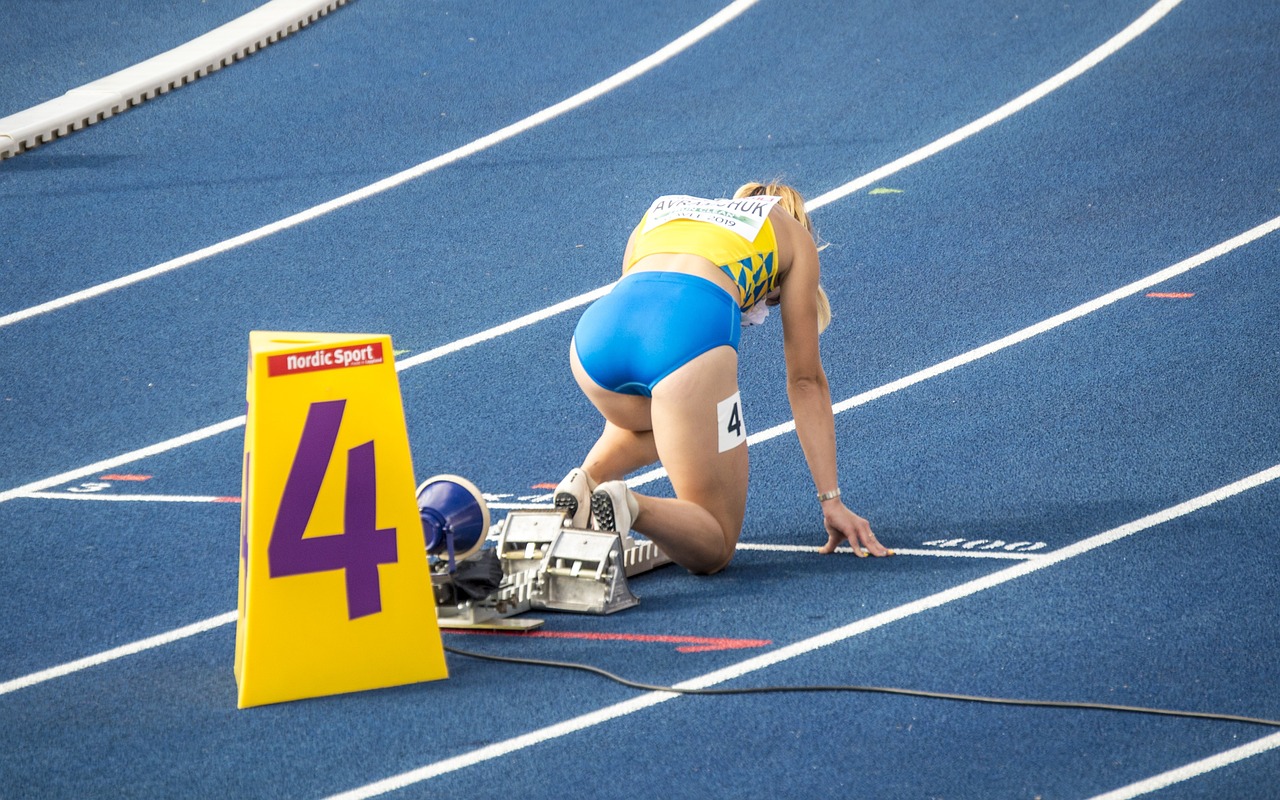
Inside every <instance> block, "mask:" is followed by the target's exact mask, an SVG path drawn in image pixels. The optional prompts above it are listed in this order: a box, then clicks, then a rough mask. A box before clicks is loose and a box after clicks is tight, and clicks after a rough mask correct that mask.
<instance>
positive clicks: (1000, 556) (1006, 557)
mask: <svg viewBox="0 0 1280 800" xmlns="http://www.w3.org/2000/svg"><path fill="white" fill-rule="evenodd" d="M738 549H739V550H763V551H766V552H775V553H817V552H818V550H819V548H818V545H805V544H763V543H759V542H738ZM890 549H891V550H893V554H894V555H895V556H934V557H938V558H988V559H996V560H1001V561H1032V560H1034V559H1037V558H1044V557H1045V556H1047V555H1050V553H1002V552H998V551H993V550H928V549H918V548H910V547H893V548H890ZM852 552H853V551H852V550H851V549H850V548H848V547H839V548H837V549H836V555H839V554H841V553H845V554H848V553H852ZM862 552H864V553H865V552H867V551H866V548H863V551H862Z"/></svg>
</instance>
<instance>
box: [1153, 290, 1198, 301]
mask: <svg viewBox="0 0 1280 800" xmlns="http://www.w3.org/2000/svg"><path fill="white" fill-rule="evenodd" d="M1195 296H1196V293H1195V292H1147V297H1159V298H1163V299H1165V300H1186V299H1187V298H1188V297H1195Z"/></svg>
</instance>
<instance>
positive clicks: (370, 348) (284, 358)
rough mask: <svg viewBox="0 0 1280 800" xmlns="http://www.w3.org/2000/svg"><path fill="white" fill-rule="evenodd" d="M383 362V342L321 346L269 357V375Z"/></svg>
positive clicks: (273, 376) (275, 375)
mask: <svg viewBox="0 0 1280 800" xmlns="http://www.w3.org/2000/svg"><path fill="white" fill-rule="evenodd" d="M381 363H382V343H381V342H373V343H372V344H362V345H355V346H351V345H344V346H342V347H329V348H321V349H319V350H312V351H311V352H309V353H283V354H281V355H277V356H269V357H268V358H267V376H268V377H271V378H275V377H277V376H280V375H294V374H297V373H299V372H315V371H317V370H322V369H343V368H345V367H364V366H368V365H370V364H381Z"/></svg>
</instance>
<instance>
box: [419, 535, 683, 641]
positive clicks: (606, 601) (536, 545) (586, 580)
mask: <svg viewBox="0 0 1280 800" xmlns="http://www.w3.org/2000/svg"><path fill="white" fill-rule="evenodd" d="M497 539H498V541H497V547H496V548H494V553H495V554H496V558H497V560H498V562H499V564H500V565H501V581H500V583H499V584H498V587H497V589H496V590H494V591H493V592H492V593H491V594H489V595H488V596H486V597H483V598H480V599H472V600H466V601H463V602H456V598H455V602H453V603H444V602H441V603H440V604H438V605H437V607H436V612H437V619H438V621H439V625H440V627H442V628H453V629H458V628H464V629H465V628H487V629H499V630H530V629H532V628H536V627H538V626H539V625H541V624H542V620H536V619H534V620H530V619H519V620H517V619H514V617H516V616H517V615H520V614H523V613H525V612H528V611H531V610H534V609H537V610H547V611H567V612H576V613H580V614H612V613H614V612H616V611H621V610H623V609H626V608H631V607H632V606H634V605H636V604H637V603H639V602H640V600H639V598H638V597H636V595H635V594H634V593H632V591H631V588H630V585H629V583H628V579H629V578H631V577H634V576H635V575H639V574H641V573H643V572H648V571H649V570H652V569H656V568H657V567H660V566H663V565H665V564H669V563H671V559H670V558H668V557H667V556H666V554H664V553H663V552H662V551H661V550H659V549H658V547H657V545H655V544H654V543H653V542H650V541H648V540H637V539H635V538H633V537H631V536H630V535H626V534H623V535H619V534H617V533H612V532H606V531H591V530H582V529H578V528H574V527H572V526H571V525H570V524H569V522H568V520H567V518H566V516H565V514H564V512H563V511H562V510H547V511H512V512H510V513H509V514H508V515H507V517H506V519H505V520H503V522H502V525H501V529H500V531H499V532H498V537H497ZM432 580H433V582H434V585H435V596H436V597H437V598H443V597H448V596H450V593H449V592H448V591H446V584H447V582H448V581H450V580H451V577H450V573H449V571H448V569H447V567H446V566H445V565H444V564H442V563H437V564H435V565H433V567H432Z"/></svg>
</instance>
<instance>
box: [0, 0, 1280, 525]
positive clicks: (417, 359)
mask: <svg viewBox="0 0 1280 800" xmlns="http://www.w3.org/2000/svg"><path fill="white" fill-rule="evenodd" d="M1176 4H1177V3H1176V2H1175V0H1164V2H1161V3H1157V4H1156V5H1154V6H1152V7H1151V9H1150V10H1148V11H1147V13H1146V14H1144V15H1143V16H1142V17H1140V18H1139V20H1138V21H1136V22H1134V23H1133V24H1132V25H1130V26H1129V27H1128V28H1126V29H1125V31H1124V32H1121V33H1120V34H1118V35H1117V36H1116V37H1113V38H1112V40H1110V41H1116V40H1117V39H1123V42H1124V43H1127V42H1128V41H1131V40H1132V38H1133V36H1136V35H1137V33H1140V32H1141V30H1145V28H1142V29H1141V30H1136V29H1135V28H1134V26H1135V25H1138V23H1139V22H1142V21H1143V20H1146V21H1147V22H1146V25H1147V27H1149V26H1150V25H1152V24H1154V23H1155V21H1156V20H1157V19H1158V18H1159V16H1163V15H1164V14H1167V13H1168V12H1169V11H1170V10H1172V9H1173V7H1174V6H1175V5H1176ZM732 8H735V6H728V7H726V8H725V9H724V10H723V11H722V12H721V13H722V14H723V13H725V12H728V11H729V10H730V9H732ZM1156 12H1159V13H1158V15H1157V14H1156ZM714 19H716V17H712V18H711V19H709V20H708V21H707V22H706V23H703V24H704V25H706V24H709V23H710V22H711V21H712V20H714ZM725 21H727V19H726V20H725ZM694 30H695V31H696V30H697V29H696V28H695V29H694ZM1126 32H1130V33H1128V34H1127V33H1126ZM692 33H693V31H690V34H686V35H691V34H692ZM678 41H679V40H677V42H678ZM691 43H692V42H690V44H691ZM675 44H676V43H675V42H673V43H672V44H671V45H668V47H674V46H675ZM686 46H687V45H686ZM1106 48H1107V45H1103V47H1101V48H1098V49H1097V50H1094V51H1093V53H1091V54H1090V55H1089V56H1086V57H1085V59H1082V61H1081V62H1077V64H1076V65H1072V66H1071V67H1068V68H1067V70H1065V71H1064V73H1063V74H1066V73H1073V74H1075V75H1078V74H1080V72H1082V71H1080V70H1077V66H1078V65H1079V64H1080V63H1084V62H1088V63H1089V64H1090V66H1093V65H1094V64H1096V54H1098V53H1099V52H1100V51H1103V50H1105V49H1106ZM661 52H663V51H659V53H661ZM1109 52H1114V51H1108V54H1109ZM657 55H658V54H657V53H655V54H654V56H650V58H655V57H656V56H657ZM639 63H643V62H638V64H639ZM638 64H637V66H638ZM621 74H622V73H619V75H621ZM615 77H616V76H615ZM1053 83H1054V79H1050V81H1046V82H1045V83H1042V84H1040V86H1041V87H1044V86H1046V85H1049V84H1053ZM601 85H603V84H597V86H601ZM1059 85H1060V84H1059ZM1054 88H1057V86H1056V85H1055V86H1054ZM588 91H590V90H588ZM1033 91H1035V90H1033ZM1043 94H1044V93H1041V94H1040V95H1038V96H1037V98H1036V99H1039V97H1043ZM576 96H577V95H575V97H576ZM1026 96H1027V95H1023V97H1026ZM571 99H572V98H571ZM565 102H568V101H565ZM1013 102H1015V103H1016V102H1017V101H1013ZM1022 107H1025V104H1023V105H1021V106H1019V108H1022ZM1002 108H1004V106H1002ZM993 113H995V112H993ZM1010 113H1012V112H1010ZM990 116H991V115H988V117H990ZM1006 116H1007V115H1006ZM1002 118H1003V117H1002ZM983 119H986V118H985V117H984V118H983ZM517 124H520V123H517ZM971 124H976V123H971ZM988 124H992V123H988ZM967 127H968V126H966V128H967ZM504 130H505V129H504ZM960 130H965V128H961V129H960ZM954 135H955V134H954V133H953V134H950V136H954ZM970 135H971V134H970ZM947 138H948V137H943V139H939V140H938V141H939V142H942V141H944V140H946V139H947ZM455 152H456V151H455ZM916 152H917V153H919V152H921V151H916ZM917 160H918V159H917ZM426 163H431V162H426ZM895 163H896V162H895ZM912 163H915V162H914V161H913V162H912ZM420 166H421V165H420ZM903 166H906V165H905V164H903V165H902V166H900V167H899V169H901V168H902V167H903ZM882 169H883V168H882ZM402 174H403V173H402ZM869 174H870V175H877V176H879V177H883V176H882V175H880V173H879V171H876V172H873V173H869ZM393 177H394V176H393ZM866 177H867V176H863V178H866ZM863 178H859V179H855V180H854V181H851V182H849V183H846V184H845V185H844V186H843V187H840V188H839V189H836V190H833V192H828V193H827V195H823V196H822V197H819V198H817V199H818V200H823V202H831V200H830V199H825V200H824V198H827V197H828V196H831V197H832V198H834V194H833V193H839V192H841V191H842V190H844V189H847V188H848V187H851V186H853V185H854V184H857V183H858V182H859V181H861V180H863ZM387 180H390V179H387ZM374 185H377V184H374ZM849 191H853V190H852V189H849ZM847 193H848V192H845V194H847ZM840 196H842V197H843V196H844V194H841V195H840ZM809 207H810V208H811V209H812V208H815V205H814V203H813V202H811V203H809ZM277 224H278V223H277ZM1278 224H1280V217H1277V218H1275V219H1273V220H1271V222H1269V223H1265V224H1264V225H1261V226H1258V227H1257V228H1254V229H1253V230H1252V231H1249V232H1247V233H1245V234H1241V237H1250V238H1249V239H1248V240H1247V241H1252V240H1253V239H1254V238H1258V236H1264V235H1266V234H1268V233H1271V232H1272V231H1273V230H1275V227H1276V226H1277V225H1278ZM268 227H269V226H268ZM260 230H265V229H260ZM273 232H274V231H273ZM1255 232H1256V235H1252V234H1255ZM263 235H267V234H263ZM1241 237H1236V239H1232V240H1230V241H1229V242H1227V243H1224V244H1222V245H1218V248H1211V250H1207V251H1205V253H1201V254H1200V256H1197V258H1199V257H1201V256H1205V254H1207V253H1211V252H1214V251H1215V250H1217V249H1219V248H1223V247H1225V246H1226V245H1227V244H1230V243H1231V242H1236V241H1237V239H1240V238H1241ZM228 241H231V240H228ZM1247 241H1241V242H1239V243H1237V244H1235V245H1233V246H1231V247H1230V248H1228V249H1227V250H1223V251H1222V252H1218V253H1216V254H1214V255H1210V256H1208V257H1207V258H1205V260H1206V261H1207V260H1209V259H1211V258H1216V257H1217V256H1218V255H1222V254H1223V253H1225V252H1228V251H1229V250H1230V249H1234V248H1235V247H1238V246H1240V245H1241V244H1245V243H1247ZM1183 263H1186V262H1183ZM1202 263H1203V262H1202ZM1192 266H1199V264H1194V265H1192ZM1189 268H1190V267H1188V269H1189ZM1184 271H1185V270H1184ZM1157 274H1159V273H1157ZM1157 282H1158V281H1157ZM611 285H612V284H610V285H609V286H611ZM609 286H602V287H600V288H598V289H595V290H593V291H590V292H587V293H585V294H580V295H578V296H577V297H572V298H570V299H568V300H565V301H563V302H561V303H559V304H556V305H554V306H550V307H548V308H546V309H543V310H542V311H538V312H534V313H532V314H526V315H525V316H523V317H520V318H518V319H515V320H512V321H510V322H507V323H504V324H502V325H498V326H495V327H492V328H489V329H488V330H486V331H481V332H480V333H477V334H474V335H472V336H469V337H465V338H463V339H459V340H457V341H455V342H452V343H450V344H447V345H442V346H441V347H437V348H435V349H433V350H429V351H427V352H425V353H421V354H419V355H417V356H413V357H412V358H408V359H404V360H402V361H399V362H397V363H396V369H397V371H402V370H405V369H409V368H410V367H413V366H417V365H418V364H424V363H427V362H428V361H433V360H435V359H436V358H439V357H441V356H443V355H447V354H449V353H454V352H457V351H458V350H461V349H463V348H465V347H468V346H470V345H473V344H478V343H480V342H483V341H488V340H489V339H493V338H495V337H497V336H501V335H503V334H505V333H509V332H511V331H513V330H518V329H519V328H522V327H525V326H526V325H532V324H533V323H535V322H538V321H540V320H542V319H546V318H548V317H550V316H554V315H555V314H559V313H562V312H564V311H568V310H570V309H573V308H576V307H578V306H582V305H586V304H587V303H589V302H591V301H592V300H594V299H596V298H597V297H600V296H603V295H604V294H605V293H606V292H608V290H609ZM50 310H52V309H50ZM24 313H25V312H24ZM5 319H7V318H6V317H0V326H3V325H4V324H7V323H6V322H5ZM15 321H16V320H15ZM1028 330H1029V329H1028ZM1024 332H1025V331H1024ZM1015 335H1017V334H1015ZM1031 335H1034V334H1031ZM1028 338H1030V337H1029V336H1028ZM1001 341H1005V340H1001ZM1011 343H1012V342H1010V344H1011ZM989 346H990V345H989ZM1003 346H1008V344H1005V345H1003ZM997 349H1001V348H997ZM977 352H978V351H970V354H969V355H971V356H972V357H971V358H970V359H969V360H976V359H977V358H981V357H982V355H986V354H985V353H983V354H977ZM993 352H994V351H993ZM975 354H976V355H975ZM944 363H949V362H944ZM966 363H967V362H966ZM958 365H959V364H954V365H952V366H949V367H946V369H941V370H940V372H939V373H938V374H941V372H945V371H947V369H954V367H955V366H958ZM939 366H941V365H939ZM935 369H936V368H935ZM928 377H932V375H925V374H924V373H923V372H919V373H915V375H913V376H908V377H907V378H904V379H902V380H903V381H911V382H912V383H915V382H919V381H920V380H925V379H926V378H928ZM905 385H910V384H909V383H908V384H905ZM890 386H893V385H892V384H890ZM898 388H902V387H901V386H898V387H896V388H892V389H888V390H886V391H884V394H889V393H891V392H892V391H897V389H898ZM881 389H885V387H881ZM875 391H880V390H875ZM870 399H874V398H871V397H867V396H864V395H859V396H858V397H854V398H850V399H849V400H846V401H844V402H845V403H849V404H850V405H849V406H847V407H853V406H855V405H861V404H862V403H865V402H868V401H869V400H870ZM843 410H845V409H844V408H838V409H837V410H836V413H839V412H840V411H843ZM237 419H238V422H237V420H227V421H226V422H220V423H216V424H215V425H211V426H209V427H208V428H203V429H202V430H201V431H196V432H195V433H193V434H188V436H195V437H197V438H205V436H203V435H201V433H202V431H212V432H211V433H209V434H208V435H213V434H214V433H218V432H220V431H218V430H215V429H217V428H221V427H222V426H228V425H229V427H227V428H226V429H227V430H230V429H232V428H235V427H238V426H239V425H243V424H244V417H239V418H237ZM788 424H789V425H790V427H787V425H786V424H784V425H783V426H779V427H777V428H771V429H769V430H767V431H761V432H758V433H756V434H755V435H754V436H752V437H750V438H749V439H748V440H747V443H748V444H752V443H753V440H754V442H760V441H764V440H765V439H766V438H772V436H778V435H781V434H783V433H786V432H788V431H790V430H794V429H795V423H794V422H791V423H788ZM770 434H771V435H770ZM182 438H184V437H178V439H171V440H169V442H178V441H179V440H180V439H182ZM167 444H168V442H161V443H160V444H158V445H153V446H152V447H151V448H144V449H143V450H135V451H133V452H132V453H125V454H124V455H122V456H119V457H117V458H115V459H111V460H109V461H104V462H100V463H101V464H110V466H112V467H114V466H120V465H122V464H128V463H130V462H132V461H136V460H139V459H141V458H144V457H146V456H147V455H151V454H152V452H150V451H153V450H155V448H164V449H161V450H155V452H164V450H166V449H173V447H178V446H181V444H182V443H178V444H174V445H173V447H165V445H167ZM99 468H104V469H105V468H110V467H99V465H96V464H95V465H90V466H89V467H83V468H81V469H78V470H72V471H71V472H65V473H62V474H61V475H56V476H54V477H52V478H46V479H45V480H42V481H36V482H34V483H29V484H26V485H25V486H19V487H17V488H15V489H10V490H8V491H5V492H0V503H4V502H7V501H9V500H12V499H14V498H16V497H22V496H23V495H25V494H29V493H30V492H33V491H40V490H44V489H50V488H53V487H55V486H58V485H60V484H64V483H70V482H71V481H73V480H77V479H79V478H83V477H85V476H87V475H89V474H91V473H92V472H93V471H95V470H97V469H99ZM650 474H652V473H650ZM663 475H665V472H661V471H660V472H658V473H656V474H653V477H648V478H647V480H639V479H636V480H637V481H638V482H637V483H633V484H632V485H640V484H641V483H647V482H648V480H654V479H656V478H658V477H662V476H663ZM646 477H647V475H642V476H640V478H646Z"/></svg>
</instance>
